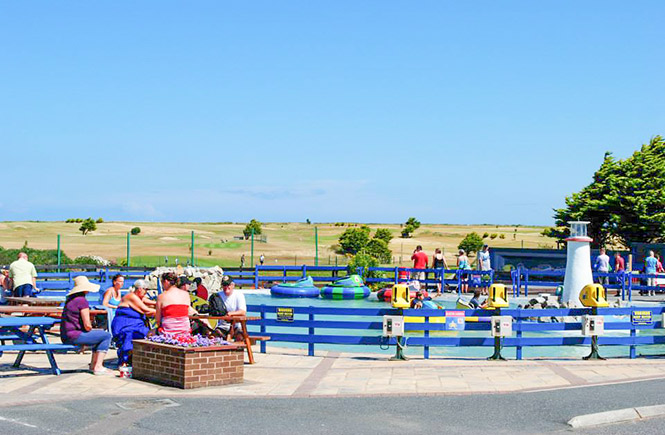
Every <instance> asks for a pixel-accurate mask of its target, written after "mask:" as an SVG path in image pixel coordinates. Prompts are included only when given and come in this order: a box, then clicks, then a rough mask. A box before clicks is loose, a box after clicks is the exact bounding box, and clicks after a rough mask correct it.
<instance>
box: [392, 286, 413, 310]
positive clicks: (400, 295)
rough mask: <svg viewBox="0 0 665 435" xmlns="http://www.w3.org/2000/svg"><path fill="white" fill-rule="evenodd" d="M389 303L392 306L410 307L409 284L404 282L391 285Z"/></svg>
mask: <svg viewBox="0 0 665 435" xmlns="http://www.w3.org/2000/svg"><path fill="white" fill-rule="evenodd" d="M390 303H391V304H392V306H393V308H411V295H410V294H409V286H408V285H406V284H395V285H394V286H393V293H392V295H390Z"/></svg>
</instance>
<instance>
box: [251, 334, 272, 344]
mask: <svg viewBox="0 0 665 435" xmlns="http://www.w3.org/2000/svg"><path fill="white" fill-rule="evenodd" d="M247 338H249V341H250V343H252V344H256V342H257V341H268V340H270V337H266V336H260V335H250V336H249V337H247Z"/></svg>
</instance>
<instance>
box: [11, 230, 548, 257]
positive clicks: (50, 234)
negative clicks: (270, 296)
mask: <svg viewBox="0 0 665 435" xmlns="http://www.w3.org/2000/svg"><path fill="white" fill-rule="evenodd" d="M79 225H80V224H66V223H64V222H2V223H0V246H2V247H3V248H20V247H22V246H23V244H24V243H25V242H27V243H28V245H29V246H30V247H33V248H38V249H55V248H56V246H57V235H58V234H60V236H61V247H62V250H63V251H64V252H65V253H66V254H67V255H68V256H69V257H71V258H74V257H77V256H79V255H99V256H102V257H104V258H107V259H111V260H116V261H119V260H122V259H124V258H125V256H126V234H127V232H129V231H130V230H131V229H132V228H133V227H137V226H138V227H140V228H141V233H140V234H139V235H137V236H132V237H131V264H132V265H133V266H143V265H145V266H156V265H163V264H164V261H165V258H164V257H168V262H169V263H170V264H173V263H174V262H175V259H176V258H178V260H179V262H180V264H185V263H186V262H187V261H188V260H189V258H190V254H189V245H190V238H191V236H190V233H191V231H194V234H195V242H194V247H195V262H196V264H198V265H202V266H213V265H216V264H218V265H220V266H222V267H233V266H238V265H239V264H240V257H241V255H243V254H245V257H246V265H249V263H250V241H249V240H234V236H241V235H242V230H243V228H244V224H212V223H169V222H105V223H102V224H98V226H97V227H98V229H97V231H95V232H93V233H91V234H88V235H86V236H83V235H81V232H80V231H78V227H79ZM314 226H315V224H312V225H308V224H303V223H268V224H264V225H263V233H264V235H265V236H267V238H268V241H267V243H259V242H257V241H255V243H254V259H255V262H258V258H259V256H260V255H261V254H262V253H263V254H264V255H265V257H266V264H314V255H315V245H314ZM316 226H317V227H318V231H319V264H321V265H327V264H335V260H337V263H338V264H345V263H346V261H347V260H346V258H345V257H344V256H342V255H339V254H336V253H335V251H334V245H335V244H336V243H337V239H338V237H339V235H340V234H341V233H342V232H344V230H345V229H346V228H348V227H338V226H337V227H336V226H334V225H333V224H316ZM369 226H370V228H372V230H375V229H376V228H388V229H389V230H391V231H392V232H393V235H394V237H395V238H393V240H392V241H391V242H390V248H391V249H392V251H393V257H394V259H393V261H394V264H409V263H410V261H409V258H410V256H411V253H412V251H413V249H414V248H415V247H416V245H422V246H423V248H424V249H425V251H426V252H427V254H428V255H431V254H432V253H433V252H434V249H435V248H437V247H440V248H442V249H443V250H444V253H445V255H446V258H447V260H448V261H449V262H453V263H452V264H454V254H455V253H456V251H457V245H458V244H459V242H460V241H461V240H462V238H463V237H464V236H465V235H466V234H467V233H470V232H472V231H475V232H477V233H479V234H480V235H481V236H482V235H483V234H484V233H488V234H490V235H491V234H496V235H497V237H496V238H495V239H493V240H491V239H490V238H487V239H486V240H487V243H488V244H489V245H490V247H510V248H518V247H524V248H539V247H540V248H545V247H548V248H553V247H555V243H554V241H553V240H552V239H548V238H545V237H543V236H542V235H540V232H541V231H542V230H543V228H544V227H524V226H518V227H516V226H496V225H469V226H465V225H423V226H421V227H420V229H418V230H417V231H416V232H415V234H414V235H413V237H412V238H410V239H402V238H399V234H400V226H399V225H394V224H392V225H391V224H370V225H369ZM501 234H503V235H504V237H505V238H504V239H501V238H500V237H499V236H500V235H501ZM400 262H401V263H400Z"/></svg>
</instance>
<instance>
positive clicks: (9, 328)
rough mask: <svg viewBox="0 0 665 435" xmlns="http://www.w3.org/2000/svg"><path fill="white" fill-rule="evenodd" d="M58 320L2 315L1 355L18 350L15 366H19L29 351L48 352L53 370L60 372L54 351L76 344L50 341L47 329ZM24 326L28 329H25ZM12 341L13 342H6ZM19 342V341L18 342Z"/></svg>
mask: <svg viewBox="0 0 665 435" xmlns="http://www.w3.org/2000/svg"><path fill="white" fill-rule="evenodd" d="M56 322H57V320H56V319H54V318H52V317H0V356H1V355H2V353H3V352H5V351H12V350H14V351H16V350H17V351H18V355H17V356H16V360H14V364H13V366H14V367H19V366H20V365H21V361H23V356H24V355H25V352H27V351H40V350H43V351H45V352H46V356H47V357H48V360H49V363H50V365H51V371H52V373H53V374H54V375H59V374H60V369H59V368H58V364H57V363H56V362H55V356H54V355H53V351H56V350H74V349H76V346H74V345H70V344H60V343H49V341H48V337H47V336H46V332H45V330H46V329H48V328H51V327H52V326H53V324H55V323H56ZM24 327H27V329H25V330H23V328H24ZM7 341H11V342H12V344H6V342H7ZM17 342H19V343H17Z"/></svg>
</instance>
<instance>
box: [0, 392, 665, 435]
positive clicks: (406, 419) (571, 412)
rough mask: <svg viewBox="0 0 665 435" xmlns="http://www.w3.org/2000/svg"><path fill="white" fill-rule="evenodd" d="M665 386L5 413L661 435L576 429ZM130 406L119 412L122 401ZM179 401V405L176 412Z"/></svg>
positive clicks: (278, 428)
mask: <svg viewBox="0 0 665 435" xmlns="http://www.w3.org/2000/svg"><path fill="white" fill-rule="evenodd" d="M664 391H665V380H658V381H645V382H635V383H626V384H618V385H607V386H596V387H587V388H572V389H563V390H555V391H542V392H533V393H510V394H484V395H462V396H420V397H418V396H401V397H364V398H361V397H340V398H299V399H283V398H279V399H269V398H265V399H238V398H236V399H217V398H203V397H187V398H186V397H173V398H172V400H173V402H175V403H173V404H169V403H167V404H164V403H155V399H154V398H143V399H142V398H127V397H123V398H96V399H90V400H87V399H86V400H78V401H76V400H68V401H55V402H53V403H42V404H32V405H19V406H12V407H2V408H0V433H3V434H32V433H34V434H38V433H39V434H43V433H52V434H60V433H75V432H80V433H84V432H85V433H88V434H94V435H102V434H110V433H122V434H146V433H170V434H181V433H189V434H198V433H210V434H214V433H222V432H223V433H235V434H248V433H254V434H289V435H294V434H309V433H321V434H333V433H334V434H337V433H342V434H358V433H377V434H379V433H380V434H400V435H403V434H405V433H419V434H441V433H481V432H492V433H549V432H575V433H589V434H619V433H626V432H636V433H640V434H661V433H663V432H665V426H664V424H665V419H660V418H656V419H651V420H644V421H640V422H637V423H624V424H617V425H609V426H602V427H596V428H592V429H585V430H573V429H571V428H570V427H569V426H568V425H567V424H566V422H567V421H568V420H570V419H571V418H572V417H574V416H576V415H580V414H588V413H595V412H602V411H609V410H614V409H622V408H628V407H635V406H647V405H656V404H662V403H665V394H663V392H664ZM119 403H120V404H121V405H122V407H121V406H119V405H118V404H119ZM169 405H170V406H169Z"/></svg>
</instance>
